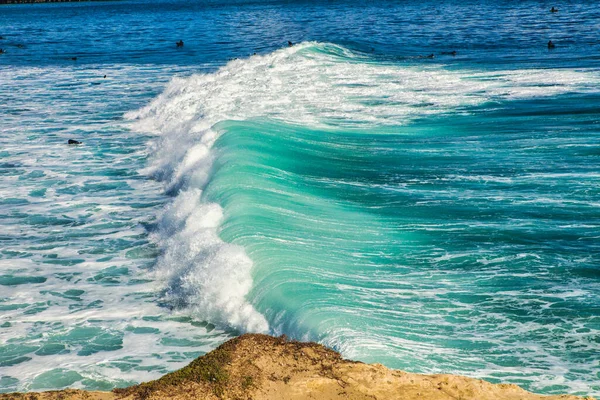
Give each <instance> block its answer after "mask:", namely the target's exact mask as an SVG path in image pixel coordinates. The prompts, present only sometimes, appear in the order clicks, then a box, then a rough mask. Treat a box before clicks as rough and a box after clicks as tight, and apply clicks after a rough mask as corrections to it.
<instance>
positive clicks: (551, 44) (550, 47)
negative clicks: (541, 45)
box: [548, 40, 556, 49]
mask: <svg viewBox="0 0 600 400" xmlns="http://www.w3.org/2000/svg"><path fill="white" fill-rule="evenodd" d="M555 47H556V45H555V44H554V43H552V40H550V41H548V48H549V49H553V48H555Z"/></svg>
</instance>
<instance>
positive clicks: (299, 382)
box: [0, 334, 592, 400]
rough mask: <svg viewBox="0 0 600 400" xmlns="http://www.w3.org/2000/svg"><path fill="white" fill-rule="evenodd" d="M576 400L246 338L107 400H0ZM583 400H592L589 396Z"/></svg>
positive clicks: (69, 394) (56, 395)
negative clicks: (394, 367)
mask: <svg viewBox="0 0 600 400" xmlns="http://www.w3.org/2000/svg"><path fill="white" fill-rule="evenodd" d="M166 398H169V399H206V400H212V399H232V400H233V399H236V400H237V399H240V400H241V399H244V400H248V399H254V400H267V399H269V400H270V399H272V400H280V399H285V400H287V399H290V400H293V399H298V400H300V399H318V400H330V399H370V400H372V399H402V400H413V399H415V400H416V399H419V400H438V399H439V400H442V399H443V400H459V399H460V400H471V399H472V400H492V399H494V400H534V399H545V400H553V399H561V400H575V399H581V398H580V397H576V396H569V395H560V396H540V395H536V394H533V393H529V392H527V391H525V390H523V389H521V388H520V387H518V386H516V385H508V384H499V385H495V384H491V383H488V382H485V381H482V380H478V379H472V378H466V377H462V376H454V375H418V374H411V373H407V372H402V371H396V370H390V369H388V368H386V367H384V366H382V365H379V364H372V365H369V364H363V363H359V362H354V361H348V360H344V359H342V358H341V356H340V355H339V354H338V353H336V352H335V351H333V350H330V349H327V348H325V347H323V346H321V345H318V344H315V343H300V342H288V341H286V339H285V338H274V337H271V336H266V335H253V334H248V335H243V336H240V337H238V338H235V339H232V340H230V341H228V342H226V343H224V344H223V345H222V346H220V347H219V348H217V349H216V350H214V351H212V352H210V353H208V354H206V355H204V356H202V357H199V358H197V359H196V360H194V361H193V362H192V363H191V364H190V365H188V366H187V367H185V368H182V369H180V370H178V371H175V372H173V373H171V374H167V375H165V376H163V377H162V378H160V379H158V380H156V381H152V382H147V383H142V384H140V385H136V386H132V387H129V388H126V389H116V390H115V391H113V392H112V393H102V392H85V391H80V390H64V391H54V392H45V393H27V394H5V395H0V399H2V400H6V399H28V400H29V399H32V400H33V399H39V400H46V399H53V400H58V399H64V400H69V399H71V400H74V399H77V400H79V399H90V400H91V399H98V400H107V399H166ZM588 399H592V398H591V397H590V398H588Z"/></svg>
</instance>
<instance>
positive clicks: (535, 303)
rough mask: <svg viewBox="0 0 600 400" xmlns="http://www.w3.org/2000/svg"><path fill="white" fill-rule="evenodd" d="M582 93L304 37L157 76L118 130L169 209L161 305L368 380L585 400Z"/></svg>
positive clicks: (565, 83) (589, 226) (585, 131)
mask: <svg viewBox="0 0 600 400" xmlns="http://www.w3.org/2000/svg"><path fill="white" fill-rule="evenodd" d="M599 83H600V75H599V73H598V71H597V70H591V69H585V70H575V69H548V70H535V69H533V70H507V71H493V72H484V71H477V70H450V69H447V68H444V66H440V65H438V66H423V65H422V64H421V65H420V64H419V63H411V62H409V61H406V60H404V61H402V62H397V61H396V62H393V61H389V60H384V59H377V58H374V57H372V56H367V55H365V54H361V53H357V52H352V51H350V50H348V49H346V48H344V47H341V46H337V45H333V44H322V43H302V44H300V45H296V46H294V47H291V48H285V49H281V50H278V51H275V52H274V53H271V54H267V55H262V56H253V57H250V58H249V59H244V60H234V61H231V62H229V63H228V64H227V65H226V66H224V67H222V68H220V69H219V70H218V71H217V72H215V73H211V74H202V75H193V76H191V77H187V78H174V79H173V80H172V81H171V83H170V84H169V85H168V87H167V88H166V90H165V91H164V92H163V93H162V94H161V95H160V96H158V97H157V98H156V99H155V100H154V101H153V102H152V103H151V104H149V105H148V106H147V107H144V108H142V109H141V110H139V111H135V112H131V113H129V114H128V115H127V118H129V119H131V120H133V121H134V122H133V124H132V125H133V127H134V129H135V130H139V131H142V132H153V133H154V134H156V135H157V137H156V139H155V140H154V142H153V144H152V158H151V161H150V165H149V166H148V168H147V169H146V171H145V172H146V173H147V174H148V175H150V176H152V177H154V178H156V179H158V180H160V181H162V182H164V185H165V188H166V191H167V193H170V194H172V195H173V196H175V199H174V201H173V202H172V204H171V205H170V206H169V207H168V208H167V209H166V210H165V211H164V212H163V213H162V214H161V216H160V219H159V220H160V223H159V229H158V231H157V232H156V233H155V235H154V240H155V241H156V242H157V243H158V244H159V245H160V247H161V248H162V251H163V253H162V255H161V256H160V257H159V261H158V264H157V266H156V268H155V274H156V277H157V279H158V281H159V282H161V287H162V290H163V294H164V296H163V298H164V301H165V302H166V303H167V304H169V305H170V306H172V307H174V308H177V309H179V310H186V311H187V312H190V313H192V314H193V315H194V316H196V317H198V318H200V319H207V320H209V321H211V322H213V323H215V324H217V325H219V326H221V327H232V328H235V329H236V330H238V331H243V332H245V331H250V332H271V333H285V334H288V335H291V336H293V337H296V338H302V339H311V340H319V341H321V342H323V343H325V344H327V345H330V346H333V347H335V348H336V349H339V350H341V351H342V352H343V353H344V355H345V356H348V357H352V358H357V359H361V360H365V361H377V362H383V363H385V364H387V365H388V366H390V367H395V368H404V369H407V370H411V371H415V372H439V371H443V372H453V373H462V374H467V375H471V376H473V375H475V376H479V377H485V378H487V379H490V380H503V381H511V382H518V383H521V384H523V385H524V386H525V387H527V388H529V389H531V390H537V391H545V392H548V393H551V392H556V391H559V392H561V391H565V390H567V391H571V392H577V391H582V392H586V393H594V391H599V390H600V388H598V387H597V386H594V385H597V384H596V383H594V381H595V379H596V378H595V377H594V376H593V374H594V373H593V370H594V367H595V366H597V364H598V362H599V360H600V359H599V355H598V354H599V353H598V351H597V350H598V341H597V338H598V335H599V334H600V326H598V320H597V317H598V316H597V315H596V314H594V310H597V307H598V306H599V305H600V297H599V295H598V293H600V290H599V289H600V279H599V276H598V273H597V266H598V259H597V257H596V256H594V254H600V252H598V250H600V249H599V248H598V244H597V243H598V241H597V232H598V228H600V225H599V224H598V223H597V222H594V221H599V220H600V219H599V218H598V217H600V215H599V206H600V203H598V201H597V194H598V193H600V186H599V181H598V176H600V173H599V171H598V169H597V168H596V167H595V165H597V164H595V163H594V162H590V161H593V160H597V158H598V155H599V153H598V148H597V145H595V144H594V141H593V139H594V134H595V133H594V130H593V120H594V118H595V117H594V115H595V114H594V109H595V108H594V107H597V105H598V101H599V100H598V99H599V97H598V95H599V93H598V89H597V88H598V84H599ZM565 115H566V116H567V117H568V121H566V122H565V119H564V116H565ZM561 118H562V119H561ZM550 120H551V121H550ZM550 122H551V123H550ZM565 132H568V133H565Z"/></svg>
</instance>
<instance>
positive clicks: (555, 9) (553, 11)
mask: <svg viewBox="0 0 600 400" xmlns="http://www.w3.org/2000/svg"><path fill="white" fill-rule="evenodd" d="M550 12H551V13H555V12H558V8H554V7H552V8H551V9H550Z"/></svg>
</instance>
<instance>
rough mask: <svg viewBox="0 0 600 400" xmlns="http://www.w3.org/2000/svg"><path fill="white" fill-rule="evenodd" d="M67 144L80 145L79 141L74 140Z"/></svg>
mask: <svg viewBox="0 0 600 400" xmlns="http://www.w3.org/2000/svg"><path fill="white" fill-rule="evenodd" d="M67 143H68V144H81V142H80V141H79V140H75V139H69V141H68V142H67Z"/></svg>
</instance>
